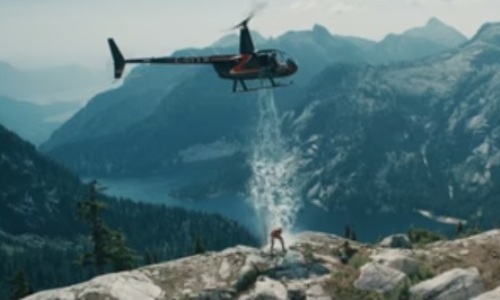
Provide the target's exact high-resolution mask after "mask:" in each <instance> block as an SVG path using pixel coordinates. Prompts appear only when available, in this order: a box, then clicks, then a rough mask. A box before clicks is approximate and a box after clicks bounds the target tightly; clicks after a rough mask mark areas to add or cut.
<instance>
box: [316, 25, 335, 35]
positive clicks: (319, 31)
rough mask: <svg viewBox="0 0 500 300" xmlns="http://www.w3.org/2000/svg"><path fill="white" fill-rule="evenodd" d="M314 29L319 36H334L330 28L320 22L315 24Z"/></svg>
mask: <svg viewBox="0 0 500 300" xmlns="http://www.w3.org/2000/svg"><path fill="white" fill-rule="evenodd" d="M312 31H313V33H314V34H315V35H319V36H328V37H331V36H332V34H331V33H330V31H328V29H327V28H326V27H325V26H323V25H320V24H314V26H313V29H312Z"/></svg>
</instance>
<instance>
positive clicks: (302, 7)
mask: <svg viewBox="0 0 500 300" xmlns="http://www.w3.org/2000/svg"><path fill="white" fill-rule="evenodd" d="M318 5H319V3H318V1H317V0H298V1H295V2H294V3H292V5H290V9H291V10H293V11H309V10H311V9H313V8H315V7H317V6H318Z"/></svg>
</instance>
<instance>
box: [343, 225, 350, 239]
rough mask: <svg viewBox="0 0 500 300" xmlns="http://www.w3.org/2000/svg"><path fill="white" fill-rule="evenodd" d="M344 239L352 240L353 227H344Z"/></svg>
mask: <svg viewBox="0 0 500 300" xmlns="http://www.w3.org/2000/svg"><path fill="white" fill-rule="evenodd" d="M344 237H345V238H346V239H350V238H351V226H349V225H345V226H344Z"/></svg>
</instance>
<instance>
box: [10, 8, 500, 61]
mask: <svg viewBox="0 0 500 300" xmlns="http://www.w3.org/2000/svg"><path fill="white" fill-rule="evenodd" d="M262 6H265V8H263V9H260V10H259V11H258V13H257V14H256V17H255V18H254V19H253V20H252V21H251V23H250V26H251V28H252V29H253V30H257V31H258V32H260V33H261V34H262V35H264V36H265V37H270V36H273V37H276V36H278V35H281V34H283V33H284V32H286V31H289V30H307V29H311V28H312V26H313V25H314V24H321V25H323V26H325V27H327V28H328V29H329V30H330V32H331V33H333V34H339V35H351V36H359V37H364V38H368V39H372V40H376V41H378V40H381V39H382V38H383V37H384V36H386V35H387V34H389V33H401V32H403V31H405V30H407V29H409V28H413V27H418V26H423V25H424V24H425V23H426V22H427V20H428V19H429V18H431V17H437V18H438V19H440V20H441V21H443V22H444V23H446V24H448V25H450V26H453V27H454V28H456V29H457V30H459V31H460V32H462V33H463V34H464V35H465V36H467V37H471V36H472V35H474V33H475V32H476V31H477V30H478V29H479V28H480V26H481V25H482V24H484V23H485V22H498V21H500V0H267V1H254V0H143V1H139V0H80V1H79V0H73V1H68V0H0V60H1V61H7V62H9V63H11V64H12V65H14V66H15V67H18V68H21V69H36V68H42V67H47V66H58V65H65V64H78V65H81V66H84V67H87V68H89V69H93V70H104V69H106V68H109V65H110V64H111V57H110V54H109V52H108V51H109V50H108V47H107V44H106V39H107V38H108V37H114V38H115V40H116V42H117V43H118V45H119V47H120V49H121V50H122V52H123V54H124V55H125V57H132V56H135V57H138V56H146V57H147V56H160V55H168V54H170V53H171V52H173V51H175V50H176V49H181V48H186V47H205V46H208V45H210V44H212V43H213V42H215V41H216V40H217V39H219V38H220V37H222V36H224V35H226V34H229V33H230V31H229V30H228V29H229V28H230V27H231V26H232V25H235V24H236V23H238V22H239V21H241V20H242V19H243V18H245V17H246V16H247V15H248V14H249V12H250V11H251V10H252V8H253V7H262Z"/></svg>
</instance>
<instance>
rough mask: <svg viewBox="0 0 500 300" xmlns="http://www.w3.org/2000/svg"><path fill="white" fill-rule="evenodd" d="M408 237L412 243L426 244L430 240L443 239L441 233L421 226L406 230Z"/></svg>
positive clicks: (430, 241)
mask: <svg viewBox="0 0 500 300" xmlns="http://www.w3.org/2000/svg"><path fill="white" fill-rule="evenodd" d="M408 238H409V239H410V241H411V242H412V243H413V244H418V245H426V244H429V243H432V242H436V241H440V240H444V239H445V237H444V236H442V235H441V234H439V233H437V232H434V231H431V230H428V229H421V228H411V229H409V230H408Z"/></svg>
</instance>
